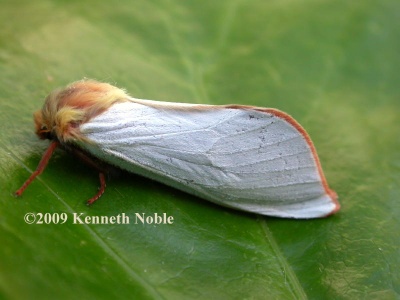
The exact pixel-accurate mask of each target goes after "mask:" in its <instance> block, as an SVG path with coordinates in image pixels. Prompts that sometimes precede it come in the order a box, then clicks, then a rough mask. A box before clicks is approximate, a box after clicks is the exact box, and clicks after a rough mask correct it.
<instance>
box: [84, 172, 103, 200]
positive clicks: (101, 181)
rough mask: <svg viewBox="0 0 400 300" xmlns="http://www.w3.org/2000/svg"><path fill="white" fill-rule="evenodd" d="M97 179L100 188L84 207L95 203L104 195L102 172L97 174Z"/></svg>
mask: <svg viewBox="0 0 400 300" xmlns="http://www.w3.org/2000/svg"><path fill="white" fill-rule="evenodd" d="M99 179H100V187H99V191H98V192H97V194H96V195H94V196H93V197H92V198H90V199H89V200H88V201H87V202H86V205H92V204H93V203H94V202H96V201H97V200H98V199H99V198H100V197H101V195H103V194H104V192H105V190H106V178H105V176H104V173H103V172H100V173H99Z"/></svg>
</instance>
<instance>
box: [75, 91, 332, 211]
mask: <svg viewBox="0 0 400 300" xmlns="http://www.w3.org/2000/svg"><path fill="white" fill-rule="evenodd" d="M196 107H198V109H197V108H196ZM189 108H190V109H189ZM80 132H81V133H82V134H83V135H84V136H85V137H86V138H88V139H89V141H92V143H82V142H79V146H80V147H82V148H83V149H86V150H87V151H89V152H90V153H92V154H93V155H95V156H96V157H98V158H101V159H103V160H104V161H106V162H108V163H110V164H113V165H115V166H118V167H120V168H122V169H126V170H128V171H130V172H134V173H137V174H140V175H143V176H146V177H149V178H152V179H155V180H157V181H160V182H163V183H165V184H167V185H170V186H173V187H176V188H178V189H181V190H184V191H186V192H189V193H192V194H195V195H198V196H200V197H202V198H205V199H208V200H210V201H212V202H215V203H218V204H222V205H225V206H228V207H233V208H238V209H241V210H245V211H250V212H256V213H259V214H266V215H273V216H279V217H293V218H313V217H321V216H325V215H327V214H329V213H331V212H332V211H333V210H334V208H335V204H334V202H333V201H332V199H331V198H330V196H329V195H328V194H327V190H326V188H325V187H324V185H323V183H322V182H323V180H324V179H322V178H321V174H320V172H319V170H318V163H317V162H316V160H315V158H314V155H313V152H312V151H311V149H310V145H309V144H308V143H307V141H306V139H305V138H304V136H303V135H302V133H301V132H299V130H298V129H297V128H295V127H294V126H293V125H292V124H291V123H289V122H288V121H287V120H285V119H283V118H281V117H279V116H277V115H274V114H273V113H270V112H265V111H259V110H255V109H251V108H249V107H243V108H241V109H237V108H229V107H223V106H211V105H210V106H205V105H200V106H197V105H193V104H180V103H176V104H171V103H168V106H167V105H164V104H163V103H162V102H157V101H147V100H138V99H132V102H123V103H116V104H114V105H112V106H111V107H110V108H109V109H108V110H107V111H105V112H104V113H101V114H100V115H98V116H97V117H95V118H93V119H91V120H89V121H88V122H87V123H84V124H82V125H81V126H80ZM322 176H323V175H322Z"/></svg>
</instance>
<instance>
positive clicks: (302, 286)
mask: <svg viewBox="0 0 400 300" xmlns="http://www.w3.org/2000/svg"><path fill="white" fill-rule="evenodd" d="M399 11H400V2H399V1H397V0H383V1H381V0H365V1H344V0H342V1H333V0H326V1H322V0H321V1H317V0H315V1H312V0H309V1H305V0H298V1H296V0H291V1H261V0H259V1H257V0H254V1H252V0H250V1H244V0H243V1H236V0H233V1H232V0H226V1H225V0H223V1H211V0H209V1H183V0H182V1H168V0H152V1H148V0H139V1H127V0H126V1H94V0H91V1H77V0H75V1H55V0H53V1H50V0H48V1H46V0H35V1H0V74H1V80H0V111H1V115H0V121H1V126H2V127H1V131H0V168H1V169H0V192H1V200H0V245H1V246H0V298H4V299H38V298H41V299H53V298H57V299H76V298H77V297H78V298H85V299H108V298H111V297H112V298H117V299H128V298H131V299H133V298H135V299H152V298H153V299H212V298H213V299H245V298H246V299H265V298H268V299H305V298H309V299H321V298H330V299H360V298H367V299H399V297H400V250H399V249H400V230H399V229H400V221H399V214H400V200H399V197H400V184H399V183H400V182H399V181H400V175H399V171H400V151H399V150H400V125H399V124H400V122H399V121H400V118H399V112H400V111H399V109H400V103H399V102H400V98H399V96H400V93H399V92H400V81H399V79H400V76H399V74H400V73H399V70H400V30H399V28H400V18H399ZM83 77H88V78H95V79H98V80H102V81H107V82H111V83H113V84H116V85H118V86H120V87H124V88H126V89H127V90H128V91H129V93H130V94H131V95H132V96H135V97H138V98H147V99H155V100H165V101H178V102H190V103H207V104H230V103H238V104H247V105H257V106H264V107H274V108H278V109H280V110H283V111H286V112H288V113H289V114H291V115H292V116H293V117H294V118H295V119H296V120H298V121H299V122H300V123H301V124H302V125H303V126H304V127H305V128H306V130H307V131H308V132H309V134H310V135H311V137H312V139H313V141H314V143H315V145H316V148H317V150H318V153H319V156H320V159H321V162H322V165H323V168H324V170H325V175H326V176H327V179H328V182H329V184H330V186H331V187H332V188H333V189H334V190H336V191H337V193H338V194H339V197H340V198H339V200H340V202H341V204H342V210H341V211H340V212H339V213H338V214H337V215H334V216H331V217H329V218H327V219H319V220H308V221H296V220H285V219H276V218H268V217H260V216H256V215H252V214H246V213H241V212H237V211H233V210H229V209H225V208H222V207H219V206H216V205H213V204H210V203H208V202H206V201H203V200H201V199H198V198H195V197H192V196H190V195H187V194H185V193H182V192H179V191H177V190H174V189H172V188H169V187H165V186H163V185H161V184H158V183H156V182H153V181H150V180H147V179H144V178H141V177H139V176H135V175H126V174H124V175H123V176H120V177H119V178H112V179H111V180H109V181H108V189H107V191H106V194H105V195H104V196H103V197H102V199H101V200H100V201H98V202H97V203H96V204H95V205H93V206H92V207H90V208H88V207H86V206H85V200H87V199H88V198H90V197H91V196H92V195H93V194H94V193H95V192H96V188H97V186H98V178H97V174H96V172H95V171H94V170H91V169H88V168H87V167H86V166H85V165H82V164H81V163H80V162H78V161H77V160H76V159H75V158H73V157H71V156H69V155H67V154H66V153H63V152H62V151H58V152H57V153H56V155H55V156H54V157H53V158H52V160H51V161H50V164H49V166H48V168H47V169H46V170H45V172H44V173H43V175H42V176H40V178H39V179H38V180H36V181H35V182H34V183H33V184H32V185H31V186H30V187H29V188H28V189H27V190H26V192H25V194H24V195H23V196H22V197H21V198H18V199H16V198H14V197H13V192H14V191H15V190H16V189H17V188H18V187H19V186H20V185H21V184H22V182H23V181H24V180H25V179H26V178H27V177H28V176H29V174H30V173H31V172H32V171H33V170H34V169H35V168H36V165H37V163H38V161H39V160H40V157H41V154H42V153H43V151H44V149H45V148H46V147H47V145H48V142H45V141H40V140H38V139H37V138H36V136H35V135H34V134H33V123H32V113H33V112H34V111H35V110H37V109H39V108H40V107H41V105H42V103H43V99H44V97H45V96H46V95H47V94H48V93H49V92H50V91H51V90H53V89H54V88H56V87H60V86H64V85H66V84H68V83H69V82H72V81H75V80H79V79H81V78H83ZM28 212H42V213H46V212H49V213H62V212H65V213H68V214H69V216H70V220H69V221H68V222H67V223H66V224H63V225H61V224H59V225H28V224H26V223H25V222H24V215H25V214H26V213H28ZM72 212H78V213H84V214H86V215H100V216H103V215H107V216H111V215H118V214H120V213H123V212H124V213H126V214H127V215H129V216H131V223H133V221H134V220H133V216H134V214H135V213H136V212H139V213H146V214H154V213H163V212H166V213H167V214H169V215H172V216H173V217H174V219H175V222H174V224H173V225H135V224H131V225H73V224H72V220H71V213H72Z"/></svg>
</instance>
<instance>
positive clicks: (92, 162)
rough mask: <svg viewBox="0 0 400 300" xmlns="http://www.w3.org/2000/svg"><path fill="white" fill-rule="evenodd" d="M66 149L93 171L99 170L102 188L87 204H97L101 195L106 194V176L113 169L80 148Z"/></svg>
mask: <svg viewBox="0 0 400 300" xmlns="http://www.w3.org/2000/svg"><path fill="white" fill-rule="evenodd" d="M65 149H66V150H67V151H69V152H71V153H72V154H73V155H75V156H77V157H78V158H79V159H80V160H82V161H83V162H84V163H85V164H87V165H88V166H90V167H92V168H93V169H95V170H97V171H98V172H99V179H100V187H99V190H98V192H97V193H96V195H94V196H93V197H92V198H90V199H89V200H88V201H87V202H86V204H87V205H92V204H93V203H94V202H96V201H97V200H98V199H99V198H100V197H101V195H103V194H104V192H105V190H106V177H105V174H106V173H107V174H108V173H109V171H110V170H109V169H111V167H110V166H108V165H105V164H104V163H102V162H101V161H100V160H98V159H96V158H95V157H93V156H91V155H90V154H88V153H86V152H85V151H82V150H81V149H79V148H72V147H65Z"/></svg>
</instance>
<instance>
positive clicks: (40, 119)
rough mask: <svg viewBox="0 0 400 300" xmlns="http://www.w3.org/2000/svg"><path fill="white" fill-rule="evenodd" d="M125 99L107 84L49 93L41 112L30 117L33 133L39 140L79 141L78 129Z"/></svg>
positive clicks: (83, 83)
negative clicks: (33, 125) (32, 117)
mask: <svg viewBox="0 0 400 300" xmlns="http://www.w3.org/2000/svg"><path fill="white" fill-rule="evenodd" d="M128 97H129V96H128V95H127V94H126V93H125V92H124V91H123V90H121V89H119V88H117V87H115V86H112V85H110V84H108V83H102V82H97V81H94V80H81V81H76V82H74V83H71V84H70V85H68V86H67V87H65V88H64V89H58V90H55V91H53V92H52V93H50V94H49V95H48V96H47V97H46V100H45V103H44V105H43V107H42V109H41V110H39V111H37V112H35V113H34V122H35V131H36V134H37V135H38V137H39V138H40V139H51V140H58V141H60V142H73V141H76V140H83V139H84V137H83V136H82V134H80V131H79V126H80V125H81V124H83V123H85V122H88V121H89V120H90V119H91V118H94V117H96V116H97V115H99V114H101V113H102V112H104V111H105V110H107V109H108V108H109V107H110V106H111V105H112V104H114V103H116V102H121V101H127V98H128Z"/></svg>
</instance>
